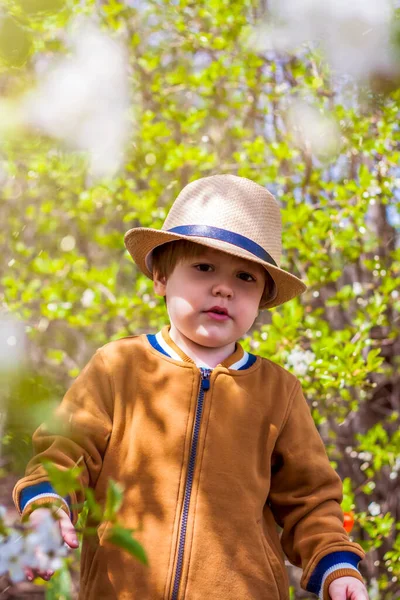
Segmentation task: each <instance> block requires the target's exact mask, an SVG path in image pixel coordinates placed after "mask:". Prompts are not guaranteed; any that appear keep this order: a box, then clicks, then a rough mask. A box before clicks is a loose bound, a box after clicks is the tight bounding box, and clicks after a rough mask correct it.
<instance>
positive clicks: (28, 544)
mask: <svg viewBox="0 0 400 600" xmlns="http://www.w3.org/2000/svg"><path fill="white" fill-rule="evenodd" d="M67 553H68V549H67V547H66V545H65V544H64V543H63V540H62V536H61V533H60V528H59V525H58V522H57V521H55V520H54V519H53V517H52V515H51V514H50V513H49V514H48V515H44V516H43V519H41V521H40V523H38V524H36V525H35V526H34V528H32V529H25V530H24V529H22V528H21V531H17V530H12V529H11V530H10V533H9V534H8V536H7V537H5V538H4V537H3V539H0V576H2V575H4V574H6V573H8V575H9V577H10V579H11V581H12V582H13V583H18V582H20V581H23V580H24V579H25V569H26V568H27V567H29V568H32V569H39V570H41V571H55V570H56V569H59V568H60V567H61V566H62V559H63V558H64V557H65V556H66V555H67Z"/></svg>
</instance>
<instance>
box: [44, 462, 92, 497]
mask: <svg viewBox="0 0 400 600" xmlns="http://www.w3.org/2000/svg"><path fill="white" fill-rule="evenodd" d="M41 462H42V464H43V466H44V468H45V469H46V471H47V474H48V476H49V481H50V483H51V485H52V486H53V488H54V489H55V491H56V492H57V494H59V495H60V496H63V497H64V496H68V494H70V493H71V492H73V491H75V490H79V489H80V488H81V485H80V482H79V476H80V474H81V473H82V470H83V468H82V467H79V466H78V465H75V466H74V467H72V468H71V469H60V468H59V467H56V466H55V465H54V464H53V463H52V462H51V461H49V460H48V459H45V460H42V461H41Z"/></svg>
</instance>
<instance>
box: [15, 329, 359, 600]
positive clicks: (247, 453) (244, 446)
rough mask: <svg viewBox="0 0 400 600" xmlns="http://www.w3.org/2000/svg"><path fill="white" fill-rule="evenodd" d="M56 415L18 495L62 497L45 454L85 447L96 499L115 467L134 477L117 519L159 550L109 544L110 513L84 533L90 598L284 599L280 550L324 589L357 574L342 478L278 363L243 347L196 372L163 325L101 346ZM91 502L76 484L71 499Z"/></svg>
mask: <svg viewBox="0 0 400 600" xmlns="http://www.w3.org/2000/svg"><path fill="white" fill-rule="evenodd" d="M56 416H57V419H59V420H60V422H61V423H62V424H63V431H62V435H60V433H56V430H54V431H53V430H51V429H49V426H48V425H47V426H46V425H42V426H41V427H40V428H39V429H38V430H37V431H36V432H35V434H34V437H33V442H34V448H35V453H36V455H35V457H34V458H33V459H32V460H31V461H30V463H29V464H28V467H27V471H26V476H25V477H24V478H23V479H21V480H20V481H19V482H18V483H17V485H16V487H15V489H14V501H15V504H16V506H17V507H18V509H19V510H20V512H21V513H26V512H29V510H30V509H32V505H33V502H34V503H35V505H37V504H41V503H44V502H48V501H49V500H51V499H55V498H56V494H55V492H54V490H52V488H51V486H50V484H49V483H48V481H47V478H46V473H45V471H44V470H43V467H42V466H41V463H40V460H41V459H42V458H44V457H47V458H49V459H51V461H53V463H54V464H55V465H57V466H59V467H60V468H70V467H71V466H72V465H73V464H75V463H77V462H78V461H81V460H82V458H83V461H82V463H81V464H82V465H83V466H84V470H83V473H82V484H83V485H85V486H91V487H92V488H93V489H94V490H95V495H96V498H97V500H98V501H99V502H101V503H102V502H104V501H105V492H106V488H107V483H108V480H109V478H110V477H111V478H113V479H114V480H117V481H118V482H120V483H121V484H122V485H123V486H124V488H125V495H124V501H123V505H122V508H121V511H120V520H121V521H122V522H123V524H124V525H125V526H126V527H130V528H133V529H136V530H137V531H136V534H135V536H136V537H137V539H138V540H139V542H140V543H141V544H142V545H143V546H144V549H145V551H146V553H147V556H148V559H149V566H145V565H143V564H141V563H139V562H138V561H137V560H136V559H134V558H132V557H131V556H130V555H128V554H127V553H126V552H124V551H123V550H120V549H118V548H116V547H115V546H112V545H110V544H109V543H107V542H106V537H107V536H106V535H105V534H106V530H107V526H108V524H107V523H105V524H102V525H101V526H100V528H99V530H98V536H97V537H96V538H95V540H93V539H88V540H85V541H84V542H83V549H82V558H81V584H80V586H81V587H80V598H81V599H82V600H101V599H104V600H113V599H118V600H128V599H135V600H183V599H185V600H205V599H207V598H210V599H212V600H245V599H249V600H288V598H289V583H288V577H287V574H286V569H285V565H284V556H283V552H282V549H283V551H284V553H285V554H286V556H287V557H288V558H289V560H290V561H291V562H292V563H293V564H295V565H297V566H299V567H301V568H302V569H303V577H302V580H301V583H302V586H303V587H304V588H306V589H308V590H309V591H311V592H314V593H317V594H318V593H319V594H320V597H321V598H322V597H324V598H328V595H327V588H328V585H329V583H330V582H331V581H332V580H333V579H334V578H336V577H339V576H342V575H354V576H355V577H357V578H361V576H360V575H359V573H358V571H357V570H356V566H357V563H358V561H359V560H360V558H362V557H363V551H362V549H361V548H360V546H358V545H357V544H354V543H351V542H350V541H349V539H348V536H347V534H346V532H345V531H344V529H343V524H342V512H341V509H340V502H341V494H342V486H341V481H340V479H339V477H338V475H337V474H336V473H335V471H334V470H333V469H332V468H331V466H330V464H329V461H328V459H327V456H326V453H325V449H324V446H323V444H322V441H321V438H320V436H319V434H318V432H317V430H316V428H315V425H314V422H313V419H312V417H311V414H310V411H309V408H308V406H307V404H306V401H305V399H304V396H303V393H302V389H301V385H300V383H299V381H298V379H297V378H296V377H295V376H294V375H292V374H291V373H289V372H288V371H286V370H285V369H283V368H282V367H280V366H279V365H277V364H275V363H273V362H271V361H270V360H267V359H264V358H260V357H256V356H254V355H251V354H247V353H245V352H244V351H243V349H242V348H241V346H240V345H239V344H237V346H236V351H235V353H234V354H233V355H232V356H231V357H229V358H228V359H227V360H226V361H225V362H224V363H223V364H221V365H218V366H217V367H216V368H214V369H213V370H212V371H211V372H210V371H207V370H200V369H199V368H198V367H197V366H196V365H195V364H194V363H193V362H192V361H191V359H189V358H188V357H186V356H185V355H184V354H183V353H182V352H181V350H180V349H179V348H178V347H177V346H176V345H175V344H174V343H173V342H172V340H171V339H170V337H169V335H168V328H167V327H166V328H164V329H163V330H162V332H160V333H159V334H158V335H157V336H153V335H149V336H146V335H140V336H135V337H129V338H124V339H121V340H118V341H115V342H111V343H109V344H107V345H106V346H104V347H103V348H101V349H100V350H98V351H97V352H96V354H95V356H94V357H93V358H92V360H91V361H90V362H89V363H88V365H87V366H86V367H85V368H84V369H83V371H82V373H81V374H80V376H79V377H78V378H77V379H76V381H75V382H74V383H73V385H72V387H71V388H70V389H69V391H68V392H67V394H66V395H65V397H64V399H63V401H62V403H61V405H60V407H59V409H58V410H57V413H56ZM53 425H54V422H53ZM81 501H82V495H81V494H80V493H78V494H75V493H74V492H72V493H71V494H70V495H69V497H68V498H67V499H66V500H65V502H66V505H65V510H67V511H68V510H69V509H68V506H67V503H68V504H69V505H74V504H76V503H77V502H81ZM72 513H73V514H72V517H73V521H74V522H75V521H76V518H77V514H76V511H75V510H72ZM276 524H278V525H279V527H280V528H282V533H281V535H279V534H278V531H277V525H276Z"/></svg>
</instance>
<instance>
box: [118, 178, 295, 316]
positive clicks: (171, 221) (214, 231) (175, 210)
mask: <svg viewBox="0 0 400 600" xmlns="http://www.w3.org/2000/svg"><path fill="white" fill-rule="evenodd" d="M177 240H188V241H191V242H195V243H197V244H202V245H203V246H208V247H209V248H214V249H216V250H221V251H222V252H227V253H228V254H233V255H234V256H239V257H241V258H245V259H247V260H252V261H254V262H257V263H259V264H260V265H262V266H263V267H264V268H265V269H266V271H268V273H269V274H270V275H271V277H272V279H273V280H274V282H275V290H274V292H273V294H272V298H271V296H270V297H269V299H268V301H267V302H264V304H262V305H260V308H272V307H274V306H279V305H280V304H283V303H284V302H287V301H288V300H291V299H292V298H295V297H296V296H298V295H300V294H302V293H303V292H305V291H306V289H307V287H306V285H305V284H304V283H303V282H302V281H301V279H298V278H297V277H296V276H295V275H292V273H288V272H287V271H285V270H283V269H281V268H280V267H279V263H280V259H281V253H282V222H281V215H280V210H279V205H278V203H277V201H276V200H275V198H274V197H273V195H272V194H270V192H268V190H266V189H265V188H264V187H262V186H261V185H258V184H257V183H255V182H254V181H250V180H249V179H245V178H244V177H237V176H236V175H212V176H210V177H203V178H202V179H197V180H196V181H192V182H191V183H189V184H188V185H187V186H185V187H184V188H183V190H182V191H181V192H180V194H179V195H178V197H177V198H176V200H175V202H174V204H173V205H172V207H171V209H170V211H169V213H168V216H167V218H166V219H165V222H164V224H163V226H162V228H161V230H160V229H150V228H148V227H134V228H133V229H130V230H129V231H128V232H127V233H126V234H125V238H124V241H125V246H126V248H127V250H128V251H129V253H130V255H131V256H132V258H133V260H134V261H135V263H136V264H137V266H138V267H139V269H140V270H141V271H142V273H144V274H145V275H147V277H149V278H150V279H152V278H153V276H152V251H153V250H154V248H156V247H157V246H160V245H161V244H165V243H167V242H173V241H177Z"/></svg>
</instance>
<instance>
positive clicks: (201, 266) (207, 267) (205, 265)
mask: <svg viewBox="0 0 400 600" xmlns="http://www.w3.org/2000/svg"><path fill="white" fill-rule="evenodd" d="M194 266H195V268H196V269H197V270H198V271H204V272H207V271H212V266H211V265H209V264H208V263H200V264H198V265H194Z"/></svg>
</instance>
